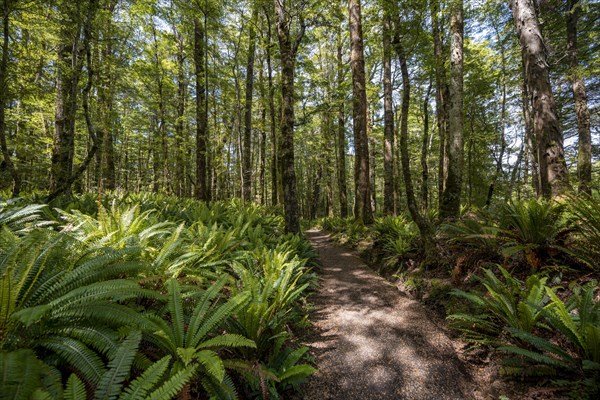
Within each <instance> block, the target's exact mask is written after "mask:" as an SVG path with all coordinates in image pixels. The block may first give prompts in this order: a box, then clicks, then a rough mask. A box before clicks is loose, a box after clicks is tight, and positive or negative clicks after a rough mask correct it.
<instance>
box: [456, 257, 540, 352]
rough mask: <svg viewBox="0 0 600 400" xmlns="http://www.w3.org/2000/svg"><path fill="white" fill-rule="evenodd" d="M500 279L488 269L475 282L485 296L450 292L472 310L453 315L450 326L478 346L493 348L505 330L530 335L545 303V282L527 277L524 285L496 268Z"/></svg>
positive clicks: (500, 268) (533, 276)
mask: <svg viewBox="0 0 600 400" xmlns="http://www.w3.org/2000/svg"><path fill="white" fill-rule="evenodd" d="M498 269H499V270H500V272H501V274H502V277H503V278H504V279H500V278H499V277H498V276H496V274H495V273H494V271H492V269H486V270H484V275H483V277H478V278H477V279H478V281H479V282H480V283H481V284H482V285H483V287H484V288H485V289H486V293H485V294H479V293H474V292H464V291H462V290H453V291H452V292H451V293H452V294H453V295H455V296H458V297H460V298H463V299H465V300H467V302H468V303H470V305H471V306H473V307H474V311H473V312H469V313H456V314H452V315H450V316H449V317H448V319H450V320H451V321H452V325H453V326H454V327H456V328H457V329H459V330H461V331H463V332H464V333H465V334H466V335H467V337H468V338H469V340H471V341H473V342H474V343H480V344H488V343H489V344H497V343H500V342H501V341H502V340H503V338H502V337H499V335H500V334H501V333H502V332H503V329H504V328H505V327H508V328H513V329H520V330H522V331H524V332H531V331H532V330H533V329H534V327H535V326H536V324H537V323H538V321H539V319H540V317H541V311H540V307H543V306H544V304H546V302H547V301H548V296H547V295H546V291H545V288H546V286H545V284H546V280H547V278H539V277H538V276H536V275H531V276H530V277H529V278H527V281H526V282H522V281H520V280H518V279H517V278H515V277H513V276H512V275H511V274H510V273H509V272H508V271H506V270H505V269H504V268H502V267H500V266H498Z"/></svg>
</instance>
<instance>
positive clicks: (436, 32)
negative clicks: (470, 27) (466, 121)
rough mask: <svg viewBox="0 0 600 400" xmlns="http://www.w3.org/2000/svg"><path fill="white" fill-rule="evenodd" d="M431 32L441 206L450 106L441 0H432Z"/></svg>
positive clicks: (439, 198) (446, 157) (440, 201)
mask: <svg viewBox="0 0 600 400" xmlns="http://www.w3.org/2000/svg"><path fill="white" fill-rule="evenodd" d="M430 6H431V9H430V11H431V34H432V36H433V54H434V59H435V114H436V118H435V119H436V123H437V131H438V136H439V138H440V156H439V164H438V170H439V172H438V202H439V205H440V208H441V204H442V193H443V192H444V185H445V183H446V177H447V175H446V172H447V170H448V169H447V165H448V154H447V152H446V141H447V134H446V132H447V122H448V115H447V108H448V85H447V83H446V68H445V67H444V54H443V46H442V36H441V32H440V26H439V25H440V23H439V0H431V3H430Z"/></svg>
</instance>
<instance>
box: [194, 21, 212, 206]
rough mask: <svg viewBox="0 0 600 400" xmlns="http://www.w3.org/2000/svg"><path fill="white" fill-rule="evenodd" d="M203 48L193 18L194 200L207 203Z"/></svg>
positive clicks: (199, 28) (201, 33)
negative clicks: (194, 84)
mask: <svg viewBox="0 0 600 400" xmlns="http://www.w3.org/2000/svg"><path fill="white" fill-rule="evenodd" d="M205 56H206V55H205V46H204V27H203V26H202V24H201V23H200V21H199V20H198V19H197V18H194V64H195V66H196V71H195V72H196V73H195V75H196V188H195V195H196V198H197V199H199V200H202V201H208V200H209V197H208V192H209V191H208V188H207V185H208V183H209V182H208V165H207V155H206V147H207V131H208V129H207V127H208V114H207V112H206V85H205V74H206V70H205V64H204V58H205Z"/></svg>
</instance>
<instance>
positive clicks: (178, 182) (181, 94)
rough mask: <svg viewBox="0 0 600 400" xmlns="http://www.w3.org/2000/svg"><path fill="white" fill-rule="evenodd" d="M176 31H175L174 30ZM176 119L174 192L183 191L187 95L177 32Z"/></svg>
mask: <svg viewBox="0 0 600 400" xmlns="http://www.w3.org/2000/svg"><path fill="white" fill-rule="evenodd" d="M176 32H177V31H176ZM176 38H177V44H178V54H177V68H178V70H177V120H176V121H175V182H174V183H175V193H176V194H177V196H183V194H184V193H185V175H184V171H185V168H184V159H183V138H184V137H183V136H184V132H183V131H184V128H185V123H184V121H185V99H186V97H187V79H186V76H185V65H184V62H185V53H184V42H183V36H182V35H181V34H180V33H179V32H177V35H176Z"/></svg>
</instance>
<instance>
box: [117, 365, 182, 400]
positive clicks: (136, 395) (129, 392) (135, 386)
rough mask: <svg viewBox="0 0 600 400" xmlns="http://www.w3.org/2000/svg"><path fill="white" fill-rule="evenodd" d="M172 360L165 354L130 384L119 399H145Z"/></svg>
mask: <svg viewBox="0 0 600 400" xmlns="http://www.w3.org/2000/svg"><path fill="white" fill-rule="evenodd" d="M170 361H171V356H165V357H163V358H161V359H160V360H158V361H157V362H155V363H154V364H152V365H151V366H150V367H149V368H148V369H147V370H145V371H144V373H143V374H142V375H140V376H139V377H137V378H136V379H135V380H134V381H133V382H131V384H129V386H128V387H127V388H126V389H125V390H124V391H123V392H122V393H121V396H119V400H144V399H145V398H146V394H147V393H148V392H149V391H151V390H152V388H153V387H155V386H156V385H157V384H158V383H159V382H160V381H161V379H162V377H163V375H164V373H165V371H166V370H167V368H168V366H169V362H170Z"/></svg>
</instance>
